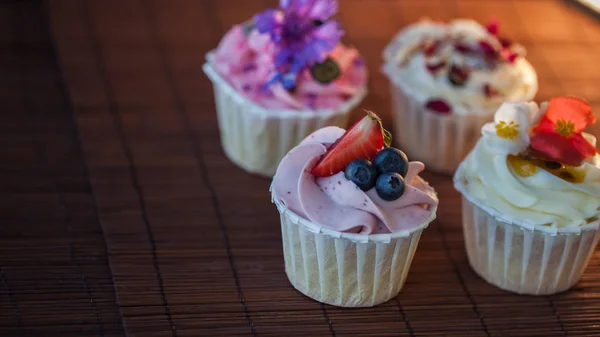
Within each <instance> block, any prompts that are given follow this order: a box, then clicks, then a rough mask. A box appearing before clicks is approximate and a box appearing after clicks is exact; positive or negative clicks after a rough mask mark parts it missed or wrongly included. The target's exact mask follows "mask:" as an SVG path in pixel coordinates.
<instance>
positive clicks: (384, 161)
mask: <svg viewBox="0 0 600 337" xmlns="http://www.w3.org/2000/svg"><path fill="white" fill-rule="evenodd" d="M373 166H375V169H376V170H377V172H379V173H390V172H396V173H400V175H401V176H403V177H406V173H407V172H408V158H407V157H406V155H405V154H404V152H402V151H400V150H398V149H396V148H393V147H388V148H385V149H383V150H381V151H379V152H378V153H377V155H376V156H375V159H373Z"/></svg>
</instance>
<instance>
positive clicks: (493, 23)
mask: <svg viewBox="0 0 600 337" xmlns="http://www.w3.org/2000/svg"><path fill="white" fill-rule="evenodd" d="M486 29H487V31H488V32H489V33H490V34H492V35H496V34H498V31H499V30H500V21H498V19H496V18H491V19H490V22H489V23H488V25H487V27H486Z"/></svg>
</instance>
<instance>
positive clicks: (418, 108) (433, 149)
mask: <svg viewBox="0 0 600 337" xmlns="http://www.w3.org/2000/svg"><path fill="white" fill-rule="evenodd" d="M401 35H402V32H400V33H399V34H398V35H397V36H396V37H395V38H394V39H393V40H392V42H391V43H390V44H389V45H388V46H387V47H386V49H385V50H384V52H383V58H384V60H385V63H384V65H383V67H382V71H383V73H384V74H385V75H386V76H387V77H388V79H389V80H390V90H391V97H392V117H393V121H394V135H395V136H396V137H395V139H396V140H397V142H398V145H399V147H400V148H401V149H402V150H403V151H404V152H406V154H407V155H408V156H409V158H410V159H411V160H418V161H421V162H423V163H425V166H426V167H427V169H429V170H432V171H436V172H441V173H447V174H451V173H453V172H454V171H455V170H456V168H457V167H458V165H459V164H460V162H461V161H462V160H463V159H464V158H465V157H466V155H467V154H468V153H469V151H471V149H472V148H473V146H474V145H475V143H476V142H477V140H478V139H479V136H480V134H481V128H482V127H483V125H484V124H485V123H487V122H490V121H492V120H493V119H494V112H496V109H497V108H498V107H499V106H498V107H495V108H493V109H483V110H482V109H481V108H479V109H478V108H472V109H471V110H472V111H461V113H450V114H446V115H445V114H439V113H435V112H432V111H430V110H429V109H427V108H425V104H426V102H425V101H424V95H423V93H419V92H416V91H415V89H414V88H412V87H410V86H409V85H408V84H407V83H404V81H402V79H401V77H400V74H399V69H398V66H397V62H396V60H395V59H394V55H396V53H397V50H398V49H399V48H401V44H400V39H401ZM522 62H523V64H524V69H525V73H526V75H525V80H524V82H525V84H526V92H524V93H523V95H522V96H521V97H519V98H517V99H516V100H519V101H530V100H532V99H533V98H534V96H535V94H536V93H537V90H538V82H537V75H536V72H535V70H534V69H533V66H532V65H531V64H530V63H529V62H528V61H527V60H522ZM463 109H464V108H463Z"/></svg>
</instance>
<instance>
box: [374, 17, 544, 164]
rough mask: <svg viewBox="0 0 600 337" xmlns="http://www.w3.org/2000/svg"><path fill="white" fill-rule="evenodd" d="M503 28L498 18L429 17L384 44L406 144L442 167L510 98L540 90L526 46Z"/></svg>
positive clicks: (397, 123) (455, 160)
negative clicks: (502, 33) (506, 34)
mask: <svg viewBox="0 0 600 337" xmlns="http://www.w3.org/2000/svg"><path fill="white" fill-rule="evenodd" d="M499 28H500V26H499V22H498V21H496V20H491V21H490V23H489V24H488V25H487V26H482V25H480V24H479V23H477V22H475V21H473V20H467V19H459V20H454V21H451V22H448V23H446V22H434V21H430V20H422V21H420V22H418V23H415V24H412V25H410V26H408V27H406V28H404V29H403V30H402V31H400V32H399V33H398V35H396V37H394V38H393V39H392V41H391V42H390V44H389V45H388V46H387V47H386V49H385V51H384V54H383V58H384V65H383V71H384V73H385V74H386V75H387V77H388V78H389V79H390V82H391V87H392V98H393V117H394V131H395V133H396V135H398V137H397V140H398V141H399V145H400V147H402V149H404V150H405V151H406V153H407V155H409V156H410V157H411V158H415V159H417V160H419V161H422V162H423V163H425V164H426V165H427V167H428V168H431V169H432V170H434V171H441V172H447V173H450V172H453V171H454V170H455V169H456V167H458V164H459V163H460V162H461V160H462V159H463V158H464V157H465V156H466V155H467V153H468V152H469V151H470V150H471V149H472V148H473V146H474V144H475V142H476V141H477V139H479V136H480V134H481V132H480V130H481V127H482V126H483V125H484V124H485V123H486V122H489V121H490V120H492V119H493V116H494V112H495V111H496V110H497V109H498V108H499V107H500V105H502V103H503V102H505V101H530V100H532V99H533V97H534V96H535V94H536V93H537V88H538V82H537V75H536V72H535V70H534V69H533V67H532V65H531V64H530V63H529V62H528V61H527V59H526V58H525V56H526V53H525V48H524V47H523V46H521V45H519V44H517V43H514V42H512V41H510V40H508V39H506V38H503V37H502V36H500V34H499Z"/></svg>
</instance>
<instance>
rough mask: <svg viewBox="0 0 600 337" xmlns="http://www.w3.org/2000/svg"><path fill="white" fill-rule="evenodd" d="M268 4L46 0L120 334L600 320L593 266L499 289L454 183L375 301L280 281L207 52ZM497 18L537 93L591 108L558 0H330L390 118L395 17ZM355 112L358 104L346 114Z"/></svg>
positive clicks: (259, 184)
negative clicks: (219, 115) (464, 224)
mask: <svg viewBox="0 0 600 337" xmlns="http://www.w3.org/2000/svg"><path fill="white" fill-rule="evenodd" d="M274 4H275V1H262V0H253V1H247V0H197V1H193V0H169V1H167V0H152V1H142V0H137V1H134V0H107V1H104V0H103V1H89V0H87V1H81V0H55V1H51V2H49V8H50V13H51V17H52V26H53V29H54V37H55V41H56V45H57V48H58V51H59V56H60V59H61V65H62V69H63V71H64V73H65V76H66V81H67V84H68V87H69V90H70V94H71V98H72V101H73V105H74V110H75V118H76V121H77V125H78V127H79V132H80V135H81V141H82V146H83V149H84V152H85V157H86V160H87V164H88V167H89V169H90V179H91V183H92V187H93V191H94V195H95V199H96V202H97V207H98V210H99V213H100V218H101V222H102V226H103V230H104V235H105V238H106V242H107V246H108V251H109V256H110V264H111V268H112V272H113V277H114V282H115V288H116V293H117V298H118V303H119V305H120V307H121V313H122V317H123V324H124V326H125V330H126V332H127V333H128V335H130V336H200V335H202V336H213V335H236V334H245V335H274V336H291V335H308V336H321V335H325V336H327V335H332V336H334V335H358V334H363V335H396V336H397V335H402V336H404V335H408V336H433V335H444V336H450V335H454V336H467V335H469V336H470V335H473V336H534V335H535V336H563V335H567V334H568V335H585V336H592V335H600V332H599V329H600V327H599V322H600V306H599V304H598V300H599V299H600V284H599V282H598V281H597V280H598V279H599V276H600V268H599V267H600V265H599V262H598V260H597V258H594V259H593V260H592V262H591V264H590V266H589V268H588V270H587V272H586V274H585V276H584V277H583V280H582V281H581V282H580V283H579V284H578V285H577V286H576V287H575V288H574V289H573V290H571V291H569V292H567V293H565V294H560V295H556V296H545V297H522V296H516V295H512V294H508V293H505V292H502V291H500V290H498V289H496V288H494V287H492V286H490V285H488V284H486V283H485V282H484V281H483V280H481V279H480V278H478V277H477V276H476V275H475V274H474V273H473V271H472V270H471V269H470V267H469V266H468V263H467V261H466V256H465V252H464V247H463V241H462V230H461V226H460V206H459V198H458V194H457V193H456V192H455V191H454V190H453V188H452V184H451V181H450V179H449V178H448V177H446V176H438V175H434V174H426V175H425V177H426V178H427V179H428V180H429V181H430V182H431V183H432V184H433V186H435V188H436V190H437V191H438V192H439V195H440V198H441V206H440V209H439V214H438V215H439V220H436V221H435V222H434V223H433V224H432V225H431V226H430V227H429V228H428V229H427V230H426V232H425V233H424V235H423V237H422V239H421V243H420V246H419V249H418V251H417V254H416V257H415V260H414V262H413V265H412V268H411V271H410V274H409V277H408V280H407V283H406V285H405V286H404V288H403V291H402V293H401V294H400V295H399V296H398V297H397V298H396V299H395V300H392V301H390V302H388V303H385V304H383V305H380V306H378V307H375V308H370V309H341V308H335V307H331V306H326V305H321V304H319V303H316V302H314V301H312V300H310V299H308V298H306V297H304V296H303V295H301V294H299V293H298V292H296V291H295V290H293V288H292V287H291V286H290V285H289V283H288V281H287V279H286V276H285V273H284V270H283V260H282V259H283V258H282V248H281V242H280V239H281V238H280V235H281V234H280V229H279V219H278V214H277V212H276V210H275V207H274V206H273V205H272V204H271V203H270V200H269V193H268V186H269V183H270V182H269V181H268V180H265V179H261V178H258V177H254V176H251V175H249V174H246V173H244V172H243V171H241V170H240V169H238V168H236V167H235V166H234V165H233V164H231V163H230V162H229V161H228V160H227V159H226V158H225V156H224V154H223V152H222V150H221V147H220V142H219V138H218V137H219V134H218V128H217V122H216V116H215V109H214V101H213V96H212V87H211V83H210V82H209V80H208V79H207V78H206V76H205V75H204V74H203V73H202V70H201V65H202V63H203V60H204V54H205V53H206V52H207V51H208V50H210V49H212V48H214V47H215V46H216V45H217V43H218V41H219V39H220V37H221V36H222V35H223V34H224V33H225V32H226V31H227V29H228V28H229V27H230V26H231V25H233V24H235V23H239V22H242V21H245V20H247V19H248V18H249V17H251V16H252V14H254V13H256V12H257V11H260V10H262V9H264V8H266V7H267V6H272V5H274ZM422 16H430V17H432V18H435V19H450V18H453V17H462V16H466V17H473V18H475V19H478V20H480V21H482V22H485V21H487V20H488V19H489V17H490V16H496V17H498V18H499V19H500V20H501V22H502V27H501V29H502V30H503V32H504V33H506V34H507V35H508V36H510V37H513V38H515V39H516V40H518V41H519V42H522V43H523V44H525V46H526V47H527V48H528V50H529V59H530V60H531V61H532V63H533V64H534V66H535V67H536V69H537V71H538V73H539V77H540V83H541V90H540V92H539V95H538V97H537V98H538V99H539V100H542V99H547V98H550V97H552V96H554V95H559V94H576V95H582V96H584V97H586V98H587V99H588V100H590V101H591V102H592V104H593V105H594V107H595V109H596V111H600V91H598V90H597V89H596V86H597V83H599V80H600V65H599V64H598V63H597V60H598V59H597V56H596V55H598V52H600V46H599V45H598V43H599V42H600V28H599V27H600V26H599V25H598V23H597V22H595V21H594V20H593V19H592V18H590V17H588V16H585V15H584V14H582V13H581V12H579V11H577V10H575V9H573V8H571V7H570V6H568V5H567V4H566V3H565V2H562V1H558V0H556V1H554V0H523V1H516V0H490V1H485V2H484V1H480V0H457V1H453V0H447V1H442V0H440V1H434V0H402V1H400V0H343V1H341V19H342V21H343V23H344V25H345V28H346V31H347V36H346V41H348V42H350V43H352V44H354V45H356V46H357V47H358V49H359V50H360V51H361V52H362V53H363V55H364V56H365V57H366V58H367V60H368V66H369V69H371V72H372V80H371V83H370V90H371V94H370V95H369V97H368V98H367V99H366V101H365V102H364V103H363V104H362V106H361V107H363V108H369V109H372V110H374V111H376V112H378V113H379V114H381V115H383V117H384V122H385V124H386V125H388V126H389V125H390V115H389V110H390V105H389V101H390V98H389V95H388V83H387V81H386V80H385V79H384V78H383V76H382V75H381V74H380V73H379V71H378V70H379V67H380V63H381V56H380V55H381V51H382V49H383V46H384V45H385V44H386V43H387V41H388V40H389V39H390V38H391V37H392V36H393V34H394V33H395V32H396V31H397V30H399V29H400V28H401V27H403V26H404V25H406V24H407V23H410V22H412V21H414V20H416V19H418V18H420V17H422ZM354 117H355V118H357V117H358V112H357V114H356V115H354Z"/></svg>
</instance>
